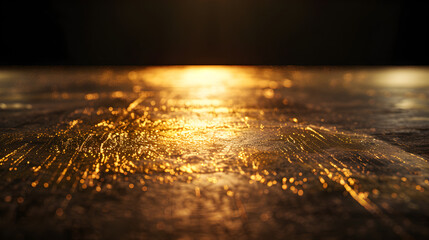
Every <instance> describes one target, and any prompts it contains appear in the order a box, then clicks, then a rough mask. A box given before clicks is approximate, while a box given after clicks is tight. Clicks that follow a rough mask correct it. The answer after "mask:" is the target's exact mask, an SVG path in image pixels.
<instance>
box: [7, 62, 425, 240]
mask: <svg viewBox="0 0 429 240" xmlns="http://www.w3.org/2000/svg"><path fill="white" fill-rule="evenodd" d="M428 79H429V69H427V68H371V69H363V68H321V67H319V68H304V67H238V66H225V67H223V66H171V67H148V68H137V67H122V68H101V67H99V68H65V69H63V68H48V67H42V68H23V69H20V68H12V69H11V68H10V69H3V70H1V71H0V124H1V125H0V126H1V129H0V146H1V147H0V179H1V181H0V189H1V191H0V197H1V198H0V216H1V218H0V219H1V220H0V223H1V225H0V229H1V235H0V236H1V238H5V239H8V238H47V237H55V238H68V239H69V238H71V239H78V238H96V239H97V238H112V239H119V238H131V239H145V238H151V239H152V238H161V239H163V238H174V239H219V238H220V239H224V238H238V239H249V238H250V239H253V238H255V239H261V238H268V237H269V238H272V239H284V238H287V237H291V238H298V239H300V238H302V239H308V238H365V239H367V238H370V237H371V238H399V239H405V238H426V237H427V236H429V229H428V228H427V226H428V225H429V194H428V191H429V189H428V187H429V164H428V161H427V159H428V156H429V147H428V141H427V139H428V137H429V99H428V92H429V91H428V90H429V81H428Z"/></svg>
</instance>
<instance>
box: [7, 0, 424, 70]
mask: <svg viewBox="0 0 429 240" xmlns="http://www.w3.org/2000/svg"><path fill="white" fill-rule="evenodd" d="M428 43H429V4H428V3H427V1H405V0H404V1H400V0H390V1H380V0H372V1H363V0H360V1H351V0H348V1H344V0H342V1H323V0H299V1H289V0H281V1H271V0H257V1H252V0H172V1H163V0H157V1H142V0H140V1H125V0H123V1H89V0H87V1H68V2H66V1H31V2H30V1H29V2H26V1H17V0H10V1H4V0H2V1H1V2H0V64H2V65H43V64H71V65H105V64H108V65H162V64H278V65H283V64H297V65H326V64H328V65H350V64H358V65H380V64H382V65H386V64H405V65H427V64H429V48H428Z"/></svg>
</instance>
